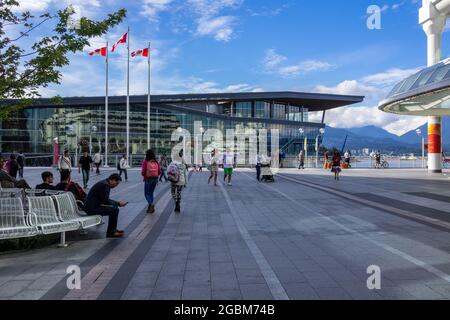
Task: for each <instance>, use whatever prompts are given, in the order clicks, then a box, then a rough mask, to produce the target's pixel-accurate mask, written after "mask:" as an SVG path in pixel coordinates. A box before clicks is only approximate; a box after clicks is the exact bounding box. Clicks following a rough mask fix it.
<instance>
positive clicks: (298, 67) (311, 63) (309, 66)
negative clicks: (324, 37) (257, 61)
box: [278, 60, 335, 77]
mask: <svg viewBox="0 0 450 320" xmlns="http://www.w3.org/2000/svg"><path fill="white" fill-rule="evenodd" d="M334 68H335V66H334V65H332V64H330V63H328V62H324V61H318V60H307V61H303V62H300V63H298V64H295V65H291V66H286V67H282V68H280V69H278V74H279V75H281V76H282V77H296V76H298V75H300V74H302V73H308V72H313V71H329V70H332V69H334Z"/></svg>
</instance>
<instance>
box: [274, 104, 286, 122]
mask: <svg viewBox="0 0 450 320" xmlns="http://www.w3.org/2000/svg"><path fill="white" fill-rule="evenodd" d="M273 118H274V119H282V120H285V119H286V106H285V105H284V104H278V103H275V104H274V105H273Z"/></svg>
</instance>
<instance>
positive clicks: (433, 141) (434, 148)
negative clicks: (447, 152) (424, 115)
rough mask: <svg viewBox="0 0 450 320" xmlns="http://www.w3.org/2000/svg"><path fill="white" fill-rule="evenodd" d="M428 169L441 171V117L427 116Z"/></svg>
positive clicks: (436, 171)
mask: <svg viewBox="0 0 450 320" xmlns="http://www.w3.org/2000/svg"><path fill="white" fill-rule="evenodd" d="M428 171H429V172H431V173H441V172H442V119H441V117H428Z"/></svg>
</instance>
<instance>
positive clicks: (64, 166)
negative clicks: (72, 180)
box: [58, 149, 72, 180]
mask: <svg viewBox="0 0 450 320" xmlns="http://www.w3.org/2000/svg"><path fill="white" fill-rule="evenodd" d="M58 171H59V174H60V177H61V179H60V180H62V177H63V173H64V172H68V173H69V174H70V173H71V172H72V160H71V159H70V155H69V150H67V149H66V150H64V154H63V155H62V156H61V157H60V158H59V161H58Z"/></svg>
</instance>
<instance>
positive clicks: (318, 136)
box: [316, 128, 325, 169]
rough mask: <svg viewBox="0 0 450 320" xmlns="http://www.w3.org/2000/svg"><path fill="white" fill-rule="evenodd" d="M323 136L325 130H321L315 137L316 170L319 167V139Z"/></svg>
mask: <svg viewBox="0 0 450 320" xmlns="http://www.w3.org/2000/svg"><path fill="white" fill-rule="evenodd" d="M324 134H325V129H324V128H321V129H320V130H319V134H318V135H317V136H316V169H317V168H318V167H319V138H320V137H321V136H323V135H324Z"/></svg>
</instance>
